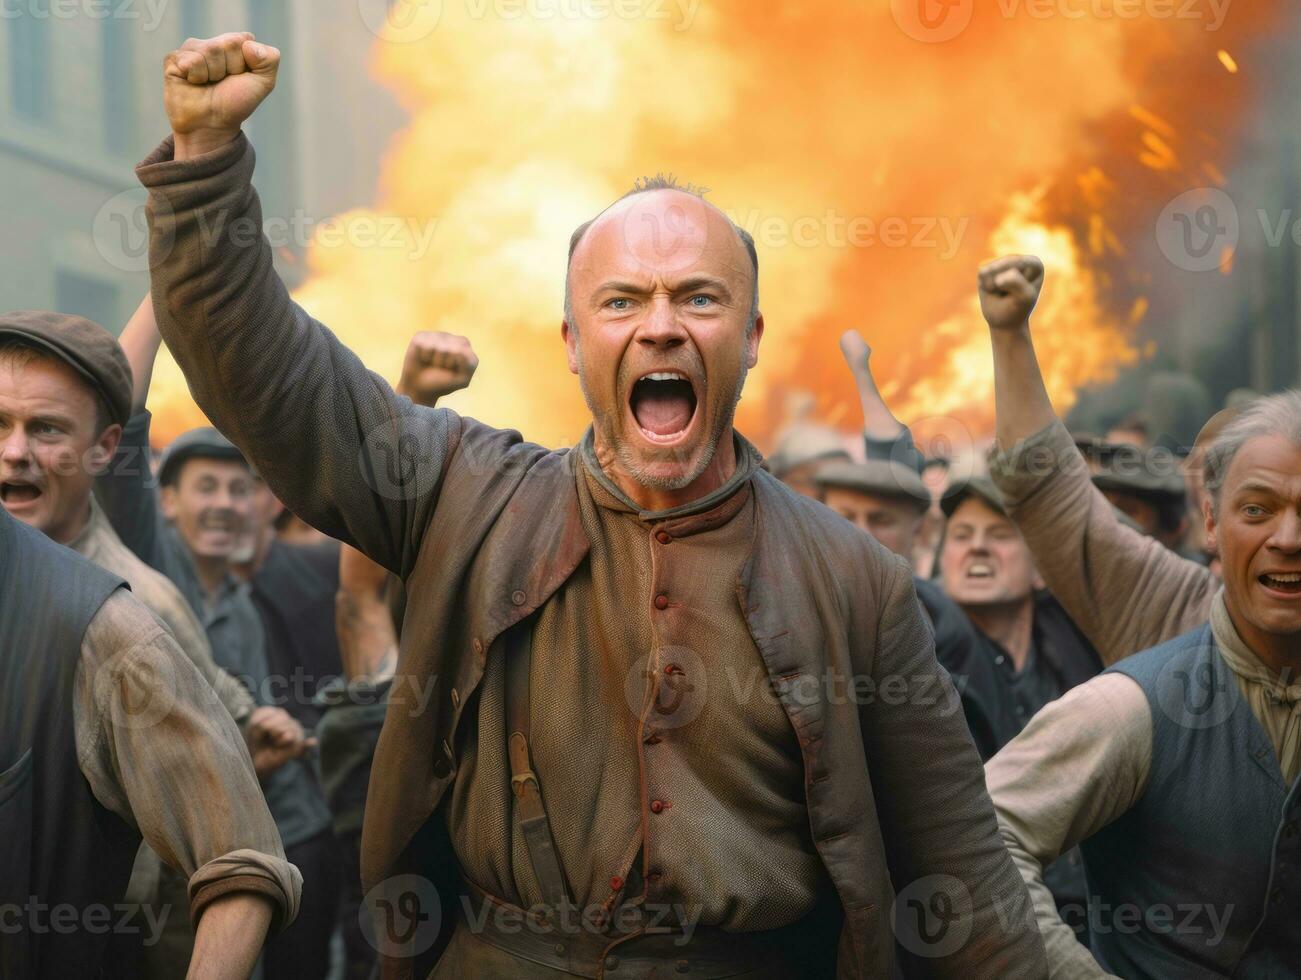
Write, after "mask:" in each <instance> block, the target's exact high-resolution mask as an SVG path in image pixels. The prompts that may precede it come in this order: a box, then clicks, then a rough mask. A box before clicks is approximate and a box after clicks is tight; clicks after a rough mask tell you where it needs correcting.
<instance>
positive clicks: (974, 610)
mask: <svg viewBox="0 0 1301 980" xmlns="http://www.w3.org/2000/svg"><path fill="white" fill-rule="evenodd" d="M962 609H963V611H964V612H965V613H966V614H967V616H968V617H969V618H970V619H971V621H972V623H974V624H975V627H976V629H978V630H980V632H982V633H984V634H985V635H986V636H987V637H989V638H990V639H991V640H993V641H994V642H995V643H997V644H998V645H999V646H1001V647H1002V648H1003V649H1004V650H1006V651H1007V652H1008V655H1009V656H1011V658H1012V665H1013V666H1014V667H1015V668H1016V669H1017V670H1018V671H1019V670H1021V669H1022V668H1023V667H1024V666H1025V664H1026V661H1027V660H1028V659H1029V658H1030V642H1031V639H1032V637H1033V635H1034V597H1033V596H1026V597H1025V598H1024V599H1017V600H1015V601H1013V602H1000V603H995V604H992V605H980V606H963V607H962Z"/></svg>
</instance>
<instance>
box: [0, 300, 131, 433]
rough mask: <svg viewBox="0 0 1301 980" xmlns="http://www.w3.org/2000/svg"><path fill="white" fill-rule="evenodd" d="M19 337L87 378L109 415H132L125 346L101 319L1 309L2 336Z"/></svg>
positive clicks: (120, 419) (123, 417) (122, 417)
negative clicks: (2, 310)
mask: <svg viewBox="0 0 1301 980" xmlns="http://www.w3.org/2000/svg"><path fill="white" fill-rule="evenodd" d="M3 337H18V338H21V339H22V340H24V341H27V342H28V343H30V344H32V345H34V346H36V347H43V348H45V349H46V350H48V351H49V352H50V353H51V354H53V355H55V356H56V357H58V358H59V360H61V361H63V362H64V363H66V364H68V365H70V366H71V367H72V368H73V369H74V370H76V372H77V373H78V374H80V375H81V376H82V377H83V378H85V379H86V383H87V384H89V385H90V386H91V388H93V389H94V390H95V392H96V394H98V395H99V396H100V397H101V398H103V399H104V403H105V404H106V405H107V406H108V412H109V417H110V418H111V419H112V420H113V421H114V422H117V423H119V424H121V425H126V422H127V419H129V418H130V417H131V365H130V364H129V363H128V362H127V359H126V354H124V353H123V352H122V346H121V345H120V344H119V343H118V342H117V338H115V337H114V336H113V335H112V334H111V333H109V332H108V331H107V330H105V329H104V328H103V327H101V326H100V325H99V324H98V323H92V322H91V321H90V320H87V319H85V318H84V317H79V316H71V315H70V314H67V313H49V312H47V311H45V310H15V311H13V312H11V313H0V338H3Z"/></svg>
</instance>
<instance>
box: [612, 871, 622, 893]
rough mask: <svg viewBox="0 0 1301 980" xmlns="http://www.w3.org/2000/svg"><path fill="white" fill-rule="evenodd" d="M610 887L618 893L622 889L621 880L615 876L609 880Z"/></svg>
mask: <svg viewBox="0 0 1301 980" xmlns="http://www.w3.org/2000/svg"><path fill="white" fill-rule="evenodd" d="M610 887H611V888H612V889H614V890H615V891H618V890H619V889H620V888H622V887H623V879H622V878H620V877H619V876H618V875H615V876H614V877H613V878H611V879H610Z"/></svg>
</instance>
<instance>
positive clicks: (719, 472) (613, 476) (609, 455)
mask: <svg viewBox="0 0 1301 980" xmlns="http://www.w3.org/2000/svg"><path fill="white" fill-rule="evenodd" d="M593 450H594V451H595V453H596V458H597V461H598V462H599V463H600V464H601V470H602V471H603V472H604V473H605V475H606V476H607V477H609V478H610V480H612V481H613V482H614V484H615V486H617V487H618V488H619V489H620V490H622V491H623V492H624V495H625V496H627V498H628V499H629V500H631V501H632V502H633V503H634V504H636V505H637V506H638V507H640V508H641V509H642V510H644V511H650V512H652V513H654V512H657V511H662V510H672V509H673V508H675V507H683V506H685V505H687V504H690V503H693V502H694V501H697V500H699V499H700V498H702V497H707V496H709V495H710V494H711V493H713V492H714V491H715V490H717V489H718V488H719V487H721V486H723V484H725V483H726V482H727V481H728V480H730V479H731V478H732V474H734V473H735V472H736V440H735V437H734V435H733V430H732V427H731V426H730V425H729V426H728V427H727V428H726V429H725V430H724V431H723V432H722V433H721V434H720V435H719V437H718V448H717V449H716V450H715V451H714V458H713V459H712V460H710V462H709V465H708V466H707V467H706V468H705V471H704V472H703V473H701V474H700V476H698V477H696V478H695V479H694V480H693V481H691V483H690V484H688V485H687V486H685V487H683V488H682V489H681V490H665V489H662V488H660V487H648V486H645V485H644V484H641V483H638V482H637V481H636V480H635V479H633V478H632V476H630V475H629V474H627V473H625V472H624V470H623V468H622V467H621V466H619V464H618V460H617V458H616V456H615V454H614V453H613V452H610V451H609V450H607V449H606V448H605V447H604V446H603V445H602V442H601V437H600V434H599V433H596V434H594V435H593Z"/></svg>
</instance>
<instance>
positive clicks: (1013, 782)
mask: <svg viewBox="0 0 1301 980" xmlns="http://www.w3.org/2000/svg"><path fill="white" fill-rule="evenodd" d="M1151 760H1152V715H1151V711H1150V709H1149V707H1148V703H1147V697H1146V695H1144V694H1143V691H1142V689H1141V688H1140V687H1139V686H1138V685H1137V684H1135V683H1134V682H1133V680H1131V679H1130V678H1128V677H1126V676H1124V675H1122V674H1104V675H1102V676H1100V677H1096V678H1094V679H1093V680H1091V681H1088V682H1087V683H1084V684H1081V685H1079V686H1078V687H1075V688H1073V689H1072V690H1070V691H1068V692H1067V693H1066V694H1065V695H1063V696H1062V697H1061V698H1058V699H1057V700H1056V701H1053V702H1051V703H1050V704H1048V705H1047V706H1046V707H1044V708H1043V709H1042V710H1041V711H1039V713H1038V714H1036V715H1035V716H1034V717H1033V718H1032V719H1031V720H1030V724H1029V725H1028V726H1027V727H1026V729H1025V731H1023V732H1022V733H1021V734H1020V735H1018V736H1017V737H1016V738H1014V739H1013V740H1012V741H1011V742H1009V743H1008V744H1007V745H1006V746H1004V747H1003V750H1002V751H1001V752H999V753H998V754H997V755H996V756H994V758H992V759H990V760H989V762H988V763H987V764H986V766H985V779H986V782H987V783H988V784H989V792H990V796H991V797H993V800H994V808H995V810H997V812H998V822H999V828H1000V830H1001V831H1002V834H1003V840H1004V842H1005V843H1006V844H1007V849H1008V851H1009V852H1011V854H1012V859H1013V860H1014V861H1015V862H1016V866H1017V869H1018V870H1019V871H1020V872H1021V876H1022V877H1023V878H1024V879H1025V880H1026V883H1027V884H1028V885H1029V887H1030V894H1031V896H1032V898H1033V899H1034V907H1035V918H1036V919H1037V920H1038V922H1039V931H1040V933H1041V934H1042V935H1043V937H1044V946H1045V947H1046V948H1047V950H1048V964H1049V968H1050V971H1051V972H1050V975H1051V976H1052V977H1053V978H1062V980H1075V978H1077V977H1105V976H1108V974H1107V973H1106V971H1104V970H1103V969H1102V968H1101V967H1100V966H1098V964H1097V961H1096V960H1094V959H1093V957H1092V955H1090V953H1089V951H1088V950H1087V949H1085V948H1084V947H1083V946H1081V945H1080V943H1079V941H1078V940H1077V939H1076V938H1075V933H1074V931H1073V930H1072V929H1071V928H1070V926H1068V925H1066V923H1065V922H1063V921H1062V918H1061V916H1060V915H1059V914H1058V911H1057V905H1056V903H1055V902H1054V900H1053V896H1052V893H1051V892H1050V891H1049V890H1048V887H1047V886H1046V885H1045V884H1044V879H1043V869H1044V868H1045V867H1046V866H1047V865H1048V864H1050V863H1052V862H1053V861H1054V860H1056V858H1057V857H1058V856H1059V855H1061V854H1064V853H1065V852H1067V851H1069V850H1070V849H1071V848H1072V847H1074V846H1075V845H1076V844H1078V843H1079V842H1080V841H1082V840H1085V839H1086V838H1088V837H1090V836H1092V835H1093V834H1095V833H1097V832H1098V831H1099V830H1101V829H1102V828H1103V827H1105V826H1107V825H1108V824H1109V823H1111V822H1112V821H1113V820H1115V819H1116V818H1117V817H1119V816H1121V815H1122V814H1123V813H1125V812H1126V811H1127V810H1129V809H1130V807H1132V806H1133V805H1134V804H1135V802H1137V800H1138V798H1139V797H1140V796H1141V795H1142V793H1143V789H1144V787H1146V785H1147V777H1148V770H1149V768H1150V766H1151Z"/></svg>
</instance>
